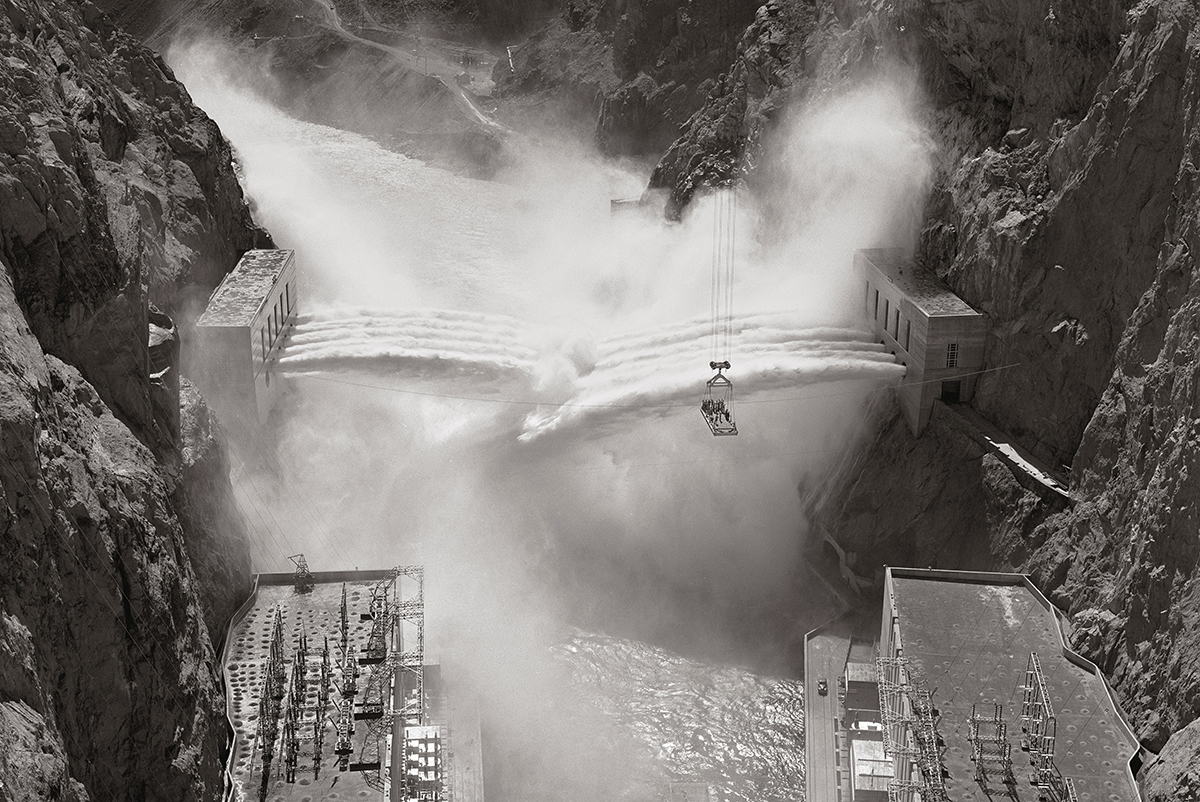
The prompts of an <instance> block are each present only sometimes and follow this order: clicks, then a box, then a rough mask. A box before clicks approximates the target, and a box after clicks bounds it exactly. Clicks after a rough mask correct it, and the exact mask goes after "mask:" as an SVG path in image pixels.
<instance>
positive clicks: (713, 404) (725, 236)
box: [700, 188, 738, 437]
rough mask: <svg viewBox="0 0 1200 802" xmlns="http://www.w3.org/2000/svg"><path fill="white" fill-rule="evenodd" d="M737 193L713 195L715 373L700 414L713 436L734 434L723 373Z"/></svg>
mask: <svg viewBox="0 0 1200 802" xmlns="http://www.w3.org/2000/svg"><path fill="white" fill-rule="evenodd" d="M736 219H737V195H736V193H735V191H734V190H733V189H732V188H731V189H729V190H727V191H725V192H718V193H717V194H716V195H715V196H714V198H713V257H712V287H711V288H712V300H711V306H710V311H711V313H712V359H711V361H710V362H709V363H708V366H709V368H710V369H711V370H715V371H716V372H717V373H716V375H715V376H713V377H712V378H711V379H709V380H708V382H707V384H706V385H705V392H704V399H703V400H702V401H701V402H700V413H701V414H702V415H704V421H705V422H706V423H707V424H708V428H709V430H710V431H712V433H713V435H714V436H715V437H722V436H726V435H736V434H737V433H738V432H737V424H736V423H735V422H734V419H733V382H731V381H730V380H729V378H728V377H727V376H726V375H725V374H724V373H722V372H721V371H723V370H729V357H730V356H731V351H732V346H731V341H732V339H733V264H734V238H735V235H736V233H737V223H736Z"/></svg>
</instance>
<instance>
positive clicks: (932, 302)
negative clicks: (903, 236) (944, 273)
mask: <svg viewBox="0 0 1200 802" xmlns="http://www.w3.org/2000/svg"><path fill="white" fill-rule="evenodd" d="M859 253H861V254H862V255H863V258H864V259H866V260H867V261H868V262H870V263H871V264H872V265H874V266H875V268H877V269H878V270H879V271H880V272H881V273H883V274H884V275H885V276H887V277H888V278H889V279H891V280H892V283H893V284H895V285H896V287H897V288H898V289H899V290H900V291H901V292H903V293H904V294H905V295H906V296H907V297H908V298H909V299H910V300H911V301H912V302H913V303H914V304H915V305H916V306H917V308H918V309H920V310H921V311H922V312H924V313H925V314H926V315H928V316H929V317H958V316H961V315H979V313H978V312H976V311H975V310H974V309H972V308H971V307H970V306H969V305H968V304H967V302H966V301H964V300H963V299H962V298H959V297H958V296H957V295H955V294H954V290H952V289H950V288H949V287H948V286H946V283H945V282H944V281H942V280H941V279H940V278H938V277H937V276H936V275H935V274H934V273H933V271H932V270H929V269H928V268H926V267H924V266H923V265H921V264H920V263H919V262H917V261H916V260H915V259H913V258H912V257H910V256H905V254H904V251H902V250H900V249H899V248H868V249H864V250H861V251H859Z"/></svg>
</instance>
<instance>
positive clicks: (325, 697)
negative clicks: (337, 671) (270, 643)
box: [313, 637, 332, 780]
mask: <svg viewBox="0 0 1200 802" xmlns="http://www.w3.org/2000/svg"><path fill="white" fill-rule="evenodd" d="M331 674H332V671H331V669H330V667H329V638H328V637H326V638H325V648H323V649H322V650H321V677H320V685H318V686H317V716H316V721H314V722H313V779H314V780H317V779H320V777H321V752H322V750H323V749H324V747H325V710H326V709H327V708H328V707H329V686H330V683H331V682H332V678H331Z"/></svg>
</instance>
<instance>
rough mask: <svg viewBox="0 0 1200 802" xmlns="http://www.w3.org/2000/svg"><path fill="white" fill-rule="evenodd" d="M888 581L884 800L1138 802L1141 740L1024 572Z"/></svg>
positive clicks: (924, 574) (899, 574) (891, 572)
mask: <svg viewBox="0 0 1200 802" xmlns="http://www.w3.org/2000/svg"><path fill="white" fill-rule="evenodd" d="M885 583H886V584H885V588H884V601H883V619H882V622H881V629H880V640H879V657H878V660H877V681H878V688H879V698H880V724H881V730H882V736H883V737H882V742H883V749H884V752H885V753H886V754H887V756H888V758H889V760H890V762H891V764H892V765H891V770H892V774H893V777H892V779H890V781H889V786H888V789H889V791H890V792H891V793H892V798H893V799H900V800H906V801H907V800H916V799H922V800H931V799H945V800H948V801H949V800H954V801H955V802H957V801H958V800H982V799H986V798H989V797H992V798H994V796H995V795H1003V796H1005V797H1006V798H1009V799H1013V800H1038V799H1051V800H1062V801H1063V802H1066V801H1067V800H1105V801H1106V802H1139V800H1140V798H1141V797H1140V796H1139V791H1138V787H1137V783H1136V781H1135V779H1134V772H1135V771H1136V769H1137V768H1138V766H1140V755H1139V750H1140V747H1139V744H1138V740H1137V738H1136V736H1135V735H1134V733H1133V732H1132V731H1131V730H1130V728H1129V726H1128V724H1126V722H1125V719H1124V717H1123V715H1122V712H1121V710H1120V708H1119V707H1118V705H1117V703H1116V701H1115V698H1114V696H1113V693H1112V691H1111V689H1110V688H1109V687H1108V685H1107V683H1106V681H1105V679H1104V677H1103V675H1102V674H1101V673H1100V671H1099V670H1098V669H1097V668H1096V666H1095V665H1093V664H1092V663H1090V662H1089V661H1087V660H1086V659H1084V658H1083V657H1081V656H1080V655H1078V654H1076V653H1075V652H1073V651H1071V650H1070V649H1069V648H1068V647H1067V645H1066V642H1065V640H1064V638H1063V633H1062V630H1061V628H1060V626H1059V618H1058V614H1057V612H1056V610H1055V608H1054V607H1053V606H1052V605H1051V604H1050V602H1049V601H1048V600H1047V599H1046V597H1045V596H1043V595H1042V594H1041V592H1040V591H1038V590H1037V588H1036V587H1034V586H1033V584H1032V583H1031V582H1030V581H1029V579H1028V578H1027V577H1025V576H1023V575H1020V574H989V573H975V572H966V571H939V570H932V569H931V570H919V569H908V568H889V569H888V571H887V574H886V580H885ZM871 790H872V791H874V790H876V789H875V788H872V789H871ZM855 798H862V799H874V798H875V797H874V796H866V795H864V796H861V797H858V796H856V797H855Z"/></svg>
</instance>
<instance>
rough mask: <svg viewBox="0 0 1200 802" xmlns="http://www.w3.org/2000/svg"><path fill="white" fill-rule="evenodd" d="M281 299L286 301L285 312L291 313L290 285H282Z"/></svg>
mask: <svg viewBox="0 0 1200 802" xmlns="http://www.w3.org/2000/svg"><path fill="white" fill-rule="evenodd" d="M283 297H284V298H285V299H287V311H289V312H291V311H292V285H291V284H284V285H283Z"/></svg>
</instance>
